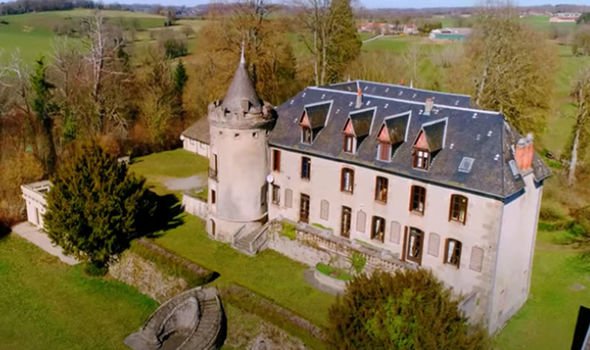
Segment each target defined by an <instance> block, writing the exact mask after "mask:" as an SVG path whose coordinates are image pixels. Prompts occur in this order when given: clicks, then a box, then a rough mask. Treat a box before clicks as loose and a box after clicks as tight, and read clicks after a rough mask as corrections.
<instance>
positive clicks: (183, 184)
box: [163, 175, 207, 191]
mask: <svg viewBox="0 0 590 350" xmlns="http://www.w3.org/2000/svg"><path fill="white" fill-rule="evenodd" d="M163 183H164V186H166V188H168V189H169V190H171V191H190V190H199V189H201V188H203V187H205V186H207V177H206V176H205V175H195V176H190V177H183V178H174V177H169V178H165V179H164V181H163Z"/></svg>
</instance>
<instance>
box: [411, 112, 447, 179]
mask: <svg viewBox="0 0 590 350" xmlns="http://www.w3.org/2000/svg"><path fill="white" fill-rule="evenodd" d="M446 131H447V119H446V118H445V119H442V120H437V121H434V122H431V123H428V124H424V125H422V129H421V130H420V132H419V133H418V137H417V138H416V141H415V142H414V148H413V150H412V166H413V167H414V169H421V170H428V169H430V166H431V165H432V161H433V159H434V157H436V155H437V154H438V152H440V151H441V150H442V149H443V148H444V147H445V139H446Z"/></svg>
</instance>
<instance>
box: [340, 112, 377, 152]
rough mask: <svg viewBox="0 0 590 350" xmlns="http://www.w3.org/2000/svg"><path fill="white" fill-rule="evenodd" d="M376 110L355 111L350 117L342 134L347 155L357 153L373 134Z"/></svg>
mask: <svg viewBox="0 0 590 350" xmlns="http://www.w3.org/2000/svg"><path fill="white" fill-rule="evenodd" d="M374 114H375V108H371V109H365V110H362V111H355V112H354V113H351V114H350V115H349V116H348V119H347V120H346V124H344V129H343V130H342V133H343V134H344V141H343V145H342V149H343V150H344V152H346V153H353V154H354V153H356V151H357V150H358V147H359V146H360V144H361V143H362V142H363V140H364V139H365V138H366V137H367V136H368V135H369V134H370V133H371V127H372V125H373V115H374Z"/></svg>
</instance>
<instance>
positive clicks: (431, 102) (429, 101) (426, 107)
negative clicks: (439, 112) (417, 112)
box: [423, 97, 434, 116]
mask: <svg viewBox="0 0 590 350" xmlns="http://www.w3.org/2000/svg"><path fill="white" fill-rule="evenodd" d="M433 106H434V100H433V99H432V98H431V97H429V98H427V99H426V102H424V113H423V114H424V115H426V116H428V115H430V112H432V107H433Z"/></svg>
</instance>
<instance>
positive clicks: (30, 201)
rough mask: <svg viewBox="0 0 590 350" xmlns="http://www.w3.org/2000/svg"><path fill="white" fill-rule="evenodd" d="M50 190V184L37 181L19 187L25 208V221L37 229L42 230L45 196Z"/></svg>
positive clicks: (45, 206)
mask: <svg viewBox="0 0 590 350" xmlns="http://www.w3.org/2000/svg"><path fill="white" fill-rule="evenodd" d="M50 188H51V183H50V182H49V181H39V182H34V183H31V184H28V185H22V186H21V190H22V192H23V199H24V200H25V204H26V207H27V221H28V222H30V223H31V224H33V225H35V226H37V227H38V228H43V224H44V222H43V215H45V211H46V209H47V200H46V199H45V196H46V195H47V192H49V189H50Z"/></svg>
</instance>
